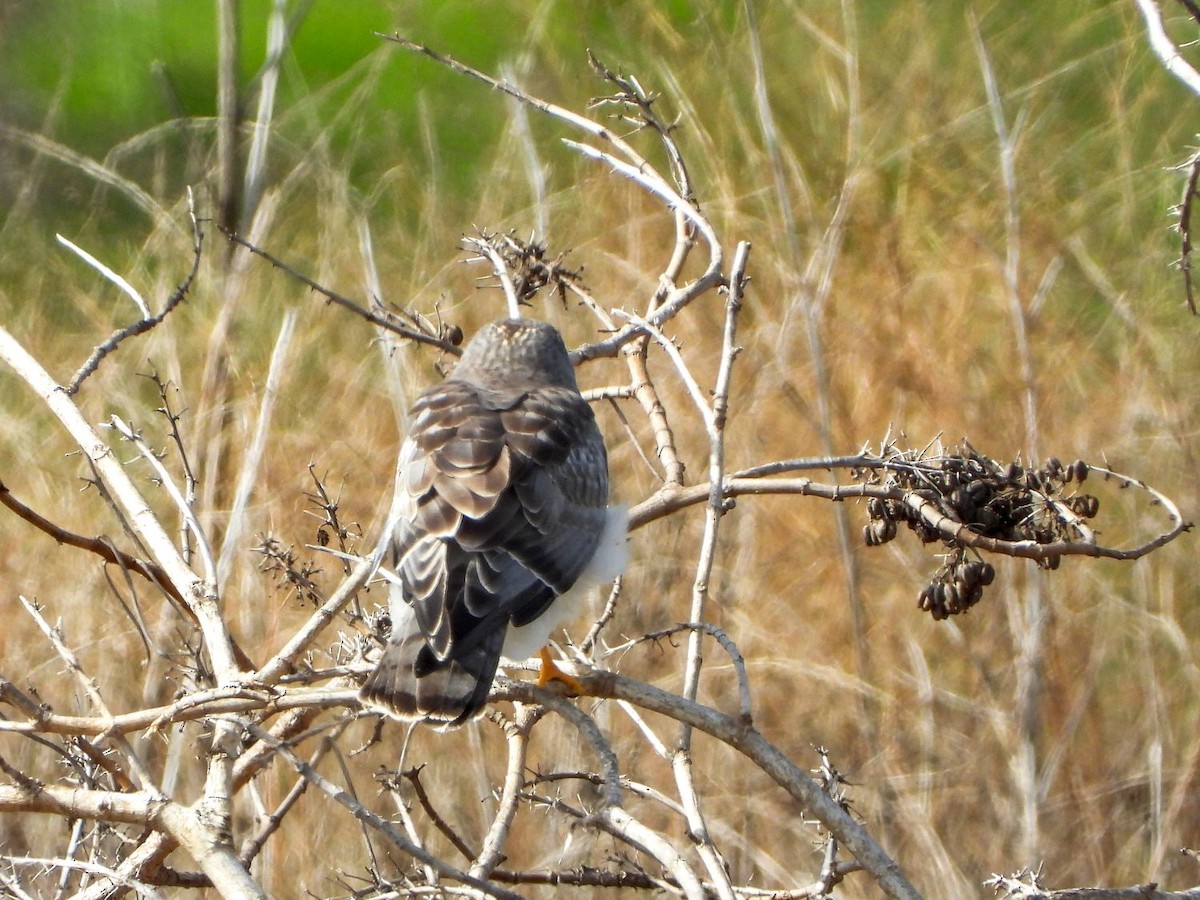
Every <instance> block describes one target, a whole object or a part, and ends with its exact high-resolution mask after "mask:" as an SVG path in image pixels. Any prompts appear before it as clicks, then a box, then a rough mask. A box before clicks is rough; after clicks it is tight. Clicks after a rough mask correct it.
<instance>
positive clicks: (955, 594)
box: [946, 581, 963, 615]
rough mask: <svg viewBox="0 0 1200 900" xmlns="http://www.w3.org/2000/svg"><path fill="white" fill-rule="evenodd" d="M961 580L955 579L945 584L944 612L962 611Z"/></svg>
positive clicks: (951, 613)
mask: <svg viewBox="0 0 1200 900" xmlns="http://www.w3.org/2000/svg"><path fill="white" fill-rule="evenodd" d="M960 585H962V582H961V581H956V582H954V583H953V584H948V585H946V612H948V613H950V615H954V614H955V613H960V612H962V611H963V599H962V595H963V592H962V588H961V587H960Z"/></svg>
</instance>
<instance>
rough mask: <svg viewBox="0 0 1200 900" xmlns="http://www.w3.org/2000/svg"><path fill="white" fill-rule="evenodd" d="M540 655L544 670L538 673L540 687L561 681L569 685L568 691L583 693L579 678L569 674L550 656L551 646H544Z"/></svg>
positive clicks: (573, 693)
mask: <svg viewBox="0 0 1200 900" xmlns="http://www.w3.org/2000/svg"><path fill="white" fill-rule="evenodd" d="M538 655H539V656H541V658H542V671H541V674H539V675H538V681H537V683H538V687H545V686H546V685H548V684H549V683H550V682H551V681H561V682H562V683H563V684H564V685H566V687H567V693H568V694H570V695H575V694H582V693H583V685H582V684H580V683H579V679H577V678H575V677H574V676H572V675H568V674H567V673H566V672H564V671H563V670H562V669H560V668H559V667H558V666H556V665H555V664H554V660H552V659H551V658H550V648H549V647H543V648H542V649H541V650H540V651H539V652H538Z"/></svg>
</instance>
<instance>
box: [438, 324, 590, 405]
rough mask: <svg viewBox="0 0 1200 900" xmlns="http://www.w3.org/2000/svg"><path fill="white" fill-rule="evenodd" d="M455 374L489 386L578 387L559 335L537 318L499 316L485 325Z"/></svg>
mask: <svg viewBox="0 0 1200 900" xmlns="http://www.w3.org/2000/svg"><path fill="white" fill-rule="evenodd" d="M454 376H455V377H456V378H461V379H469V380H470V381H473V382H476V383H478V384H482V385H485V386H488V387H504V386H508V385H512V384H521V385H529V386H530V387H565V388H571V389H572V390H578V389H579V388H578V386H577V383H576V381H575V369H574V368H573V367H572V365H571V358H570V356H568V355H567V347H566V345H565V344H564V343H563V339H562V335H560V334H559V333H558V329H556V328H555V327H554V326H553V325H549V324H547V323H546V322H539V321H537V320H536V319H500V320H499V321H496V322H492V323H490V324H488V325H485V326H484V327H483V328H481V329H480V330H479V331H478V332H477V333H476V334H475V336H474V337H473V338H471V342H470V343H469V344H467V349H466V350H465V351H464V352H463V355H462V359H461V360H459V362H458V365H457V366H456V367H455V369H454Z"/></svg>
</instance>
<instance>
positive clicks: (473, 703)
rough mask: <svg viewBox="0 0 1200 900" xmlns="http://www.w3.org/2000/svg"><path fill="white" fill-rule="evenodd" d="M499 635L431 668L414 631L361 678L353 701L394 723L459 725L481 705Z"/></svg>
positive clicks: (497, 658)
mask: <svg viewBox="0 0 1200 900" xmlns="http://www.w3.org/2000/svg"><path fill="white" fill-rule="evenodd" d="M504 631H505V629H503V628H501V629H498V630H497V637H498V638H499V640H486V641H484V642H482V643H481V644H476V645H475V646H473V647H471V648H469V649H467V650H466V651H465V652H464V653H461V654H457V655H456V656H457V658H453V659H447V660H434V661H433V662H432V664H431V663H430V659H431V657H432V654H431V653H429V651H428V650H427V649H426V646H425V639H424V636H423V635H422V634H421V633H420V632H419V631H418V632H416V633H415V634H413V633H409V634H402V635H398V636H395V637H393V639H392V640H390V641H388V644H387V646H386V647H385V648H384V650H383V655H382V656H380V658H379V662H378V663H377V664H376V666H375V671H373V672H372V673H371V674H370V675H369V676H368V677H367V680H366V682H365V683H364V684H363V686H362V689H361V690H360V691H359V694H358V695H359V698H360V699H361V700H362V701H363V703H365V704H367V705H368V706H373V707H375V708H377V709H380V710H382V711H384V712H386V713H388V714H389V715H392V716H395V717H396V718H399V719H404V720H407V721H423V722H429V723H431V724H433V725H440V726H443V727H447V728H451V727H454V726H456V725H461V724H462V723H463V722H465V721H467V720H468V719H470V718H472V717H473V716H475V715H476V714H477V713H478V712H479V711H480V710H481V709H482V708H483V705H484V703H486V702H487V698H488V693H489V692H490V691H491V689H492V681H493V680H494V679H495V677H496V667H497V665H498V664H499V661H500V646H499V644H500V643H501V642H502V641H503V636H504ZM493 645H494V646H493ZM422 651H424V654H423V653H422ZM418 672H419V673H420V674H419V675H418Z"/></svg>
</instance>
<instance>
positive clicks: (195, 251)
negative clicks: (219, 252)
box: [66, 188, 204, 396]
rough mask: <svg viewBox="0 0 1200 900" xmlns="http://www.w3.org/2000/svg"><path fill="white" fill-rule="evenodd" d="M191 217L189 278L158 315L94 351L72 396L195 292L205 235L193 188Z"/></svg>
mask: <svg viewBox="0 0 1200 900" xmlns="http://www.w3.org/2000/svg"><path fill="white" fill-rule="evenodd" d="M187 198H188V218H189V219H190V220H191V223H192V268H191V271H189V272H188V274H187V277H185V278H184V279H183V281H182V282H181V283H180V285H179V287H177V288H175V291H174V292H173V293H172V294H171V296H170V297H168V298H167V302H166V303H164V304H163V308H162V309H161V310H159V311H158V313H156V314H155V315H152V316H148V317H146V318H144V319H141V320H140V321H138V322H134V323H133V324H132V325H127V326H126V327H124V328H119V329H117V330H116V331H114V332H113V333H112V335H110V336H109V338H108V340H106V341H105V342H104V343H102V344H100V345H99V346H98V347H96V349H95V350H93V351H92V354H91V356H89V357H88V358H87V360H86V361H85V362H84V364H83V365H82V366H80V367H79V370H78V371H77V372H76V373H75V374H74V375H73V376H71V382H70V384H68V385H67V387H66V392H67V394H68V396H70V395H73V394H75V393H76V392H78V390H79V388H80V385H82V384H83V380H84V379H85V378H87V377H88V376H89V375H91V374H92V373H93V372H95V371H96V369H97V368H99V366H100V363H101V361H102V360H103V359H104V357H106V356H108V354H110V353H112V352H113V351H114V350H116V349H117V347H119V346H120V345H121V343H122V342H123V341H124V340H126V339H127V338H131V337H135V336H137V335H139V334H145V333H146V332H147V331H149V330H150V329H152V328H154V327H156V326H157V325H159V324H160V323H161V322H162V321H163V320H164V319H165V318H166V317H167V316H169V315H170V314H171V312H172V311H173V310H174V309H175V307H177V306H178V305H179V304H180V303H182V302H183V298H184V297H186V296H187V294H188V291H189V290H191V287H192V281H193V280H194V279H195V278H196V273H197V272H198V271H199V270H200V250H201V247H202V245H203V242H204V234H203V232H202V231H201V230H200V223H199V221H198V220H197V219H196V207H195V203H194V201H193V199H192V189H191V188H188V192H187Z"/></svg>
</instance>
